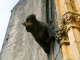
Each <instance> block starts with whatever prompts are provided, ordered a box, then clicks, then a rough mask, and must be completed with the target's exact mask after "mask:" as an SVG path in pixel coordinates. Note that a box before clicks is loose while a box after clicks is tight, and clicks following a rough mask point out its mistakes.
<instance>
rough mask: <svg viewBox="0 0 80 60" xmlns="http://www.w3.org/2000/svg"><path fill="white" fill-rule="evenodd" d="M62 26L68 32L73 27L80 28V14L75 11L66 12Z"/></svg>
mask: <svg viewBox="0 0 80 60" xmlns="http://www.w3.org/2000/svg"><path fill="white" fill-rule="evenodd" d="M60 23H61V28H62V29H64V30H65V31H66V32H67V31H68V30H69V29H70V28H71V27H72V28H77V29H79V30H80V14H78V13H75V12H70V11H69V12H66V13H65V14H64V15H63V16H62V19H61V22H60Z"/></svg>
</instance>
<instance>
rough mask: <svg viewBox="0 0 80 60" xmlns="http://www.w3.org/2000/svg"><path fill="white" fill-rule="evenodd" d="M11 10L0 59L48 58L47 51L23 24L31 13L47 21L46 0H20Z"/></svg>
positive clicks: (33, 59) (38, 59) (42, 59)
mask: <svg viewBox="0 0 80 60" xmlns="http://www.w3.org/2000/svg"><path fill="white" fill-rule="evenodd" d="M11 12H12V13H11V18H10V22H9V25H8V28H7V31H6V35H5V39H4V43H3V46H2V50H1V54H0V60H48V57H47V55H46V53H45V52H44V51H43V49H42V48H41V47H40V46H39V45H38V44H37V43H36V42H35V40H34V38H33V37H32V35H31V34H30V33H28V32H26V30H25V28H24V26H23V25H22V21H23V20H24V19H25V18H26V16H28V15H29V14H35V15H36V16H37V19H38V20H39V21H43V22H46V18H45V16H46V13H45V0H20V1H19V2H18V3H17V5H16V6H15V7H14V8H13V9H12V10H11Z"/></svg>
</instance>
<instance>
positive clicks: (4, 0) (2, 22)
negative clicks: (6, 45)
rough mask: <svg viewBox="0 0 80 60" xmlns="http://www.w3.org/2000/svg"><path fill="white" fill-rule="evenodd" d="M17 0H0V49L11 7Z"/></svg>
mask: <svg viewBox="0 0 80 60" xmlns="http://www.w3.org/2000/svg"><path fill="white" fill-rule="evenodd" d="M18 1H19V0H0V51H1V48H2V44H3V41H4V37H5V34H6V30H7V26H8V23H9V20H10V16H11V10H12V8H13V7H14V6H15V5H16V4H17V2H18Z"/></svg>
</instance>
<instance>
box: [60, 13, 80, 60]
mask: <svg viewBox="0 0 80 60" xmlns="http://www.w3.org/2000/svg"><path fill="white" fill-rule="evenodd" d="M61 29H62V31H64V32H65V33H66V35H67V37H68V40H69V41H70V47H71V51H72V54H73V58H74V60H80V14H78V13H75V12H66V13H65V14H64V15H63V16H62V19H61ZM62 50H63V51H65V49H62ZM66 54H68V53H66Z"/></svg>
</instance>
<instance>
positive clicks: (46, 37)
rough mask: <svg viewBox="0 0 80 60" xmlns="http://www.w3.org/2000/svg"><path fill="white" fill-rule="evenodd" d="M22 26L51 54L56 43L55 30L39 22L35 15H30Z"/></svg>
mask: <svg viewBox="0 0 80 60" xmlns="http://www.w3.org/2000/svg"><path fill="white" fill-rule="evenodd" d="M22 24H23V25H24V26H25V28H26V31H27V32H31V34H32V35H33V37H34V38H35V41H36V42H37V43H38V44H39V45H40V46H41V47H42V48H43V50H44V51H45V52H46V53H47V54H49V53H50V50H51V46H52V43H53V42H54V41H55V36H54V34H55V33H54V32H53V30H52V29H51V28H50V26H48V24H46V23H44V22H41V21H38V20H37V19H36V16H35V14H31V15H29V16H28V17H27V18H26V19H25V20H24V21H23V22H22Z"/></svg>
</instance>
